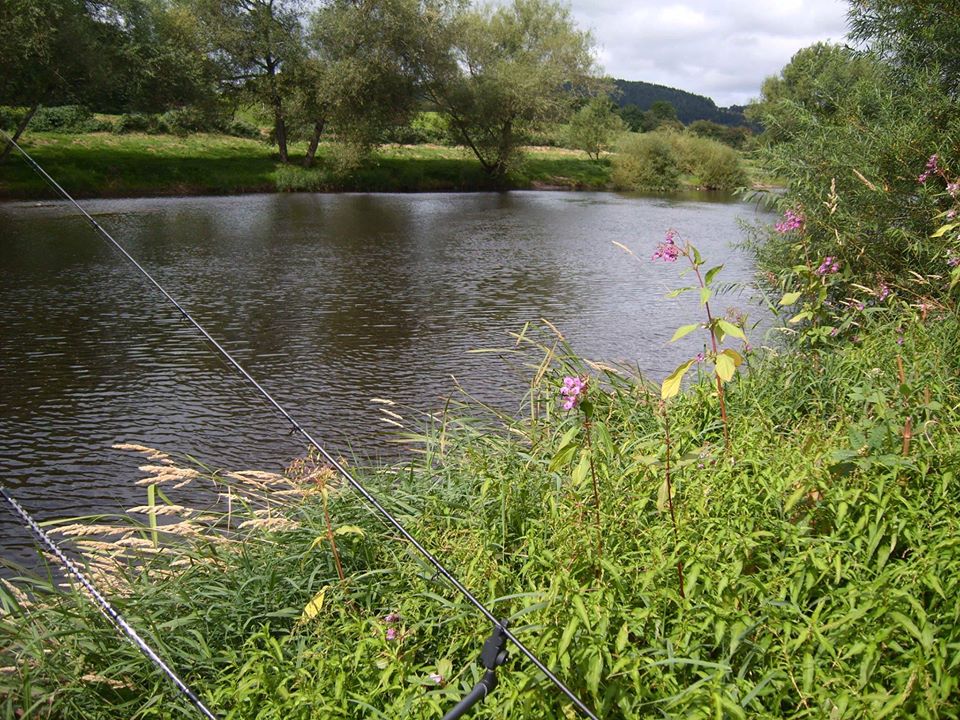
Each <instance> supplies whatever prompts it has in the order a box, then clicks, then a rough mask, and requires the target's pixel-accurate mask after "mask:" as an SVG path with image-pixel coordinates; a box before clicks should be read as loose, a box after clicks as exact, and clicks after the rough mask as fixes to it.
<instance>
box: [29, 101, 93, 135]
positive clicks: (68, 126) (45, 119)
mask: <svg viewBox="0 0 960 720" xmlns="http://www.w3.org/2000/svg"><path fill="white" fill-rule="evenodd" d="M106 125H109V123H106ZM104 127H105V124H104V123H103V122H101V121H99V120H97V119H96V118H94V117H93V113H92V112H90V110H88V109H87V108H85V107H83V106H82V105H60V106H57V107H42V108H40V109H39V110H37V113H36V115H34V116H33V119H32V120H30V129H31V130H36V131H39V132H70V133H85V132H97V131H100V130H103V129H104Z"/></svg>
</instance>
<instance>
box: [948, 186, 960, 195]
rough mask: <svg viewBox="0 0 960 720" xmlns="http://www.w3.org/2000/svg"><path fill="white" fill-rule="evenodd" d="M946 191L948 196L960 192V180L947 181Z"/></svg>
mask: <svg viewBox="0 0 960 720" xmlns="http://www.w3.org/2000/svg"><path fill="white" fill-rule="evenodd" d="M947 192H948V193H950V197H956V196H957V195H958V194H960V182H952V183H947Z"/></svg>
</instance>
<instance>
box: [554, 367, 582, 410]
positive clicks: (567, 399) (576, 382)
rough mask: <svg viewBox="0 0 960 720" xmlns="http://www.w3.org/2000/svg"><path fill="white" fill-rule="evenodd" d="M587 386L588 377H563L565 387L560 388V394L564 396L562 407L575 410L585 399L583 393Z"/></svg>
mask: <svg viewBox="0 0 960 720" xmlns="http://www.w3.org/2000/svg"><path fill="white" fill-rule="evenodd" d="M586 387H587V378H579V377H572V376H570V375H567V376H566V377H565V378H564V379H563V387H561V388H560V395H561V396H562V398H563V400H562V401H561V403H560V407H562V408H563V409H564V410H573V409H574V408H575V407H576V406H577V405H578V404H579V402H580V401H581V400H582V399H583V393H584V391H585V390H586Z"/></svg>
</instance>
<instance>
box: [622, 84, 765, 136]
mask: <svg viewBox="0 0 960 720" xmlns="http://www.w3.org/2000/svg"><path fill="white" fill-rule="evenodd" d="M614 84H615V85H616V89H617V92H616V93H614V95H613V99H614V101H615V102H616V103H617V104H618V105H619V106H620V107H627V106H628V105H636V106H637V107H638V108H640V110H644V111H646V110H649V109H650V107H651V106H652V105H653V104H654V103H655V102H658V101H660V102H669V103H670V104H671V105H673V107H674V108H675V109H676V111H677V119H678V120H679V121H680V122H682V123H683V124H684V125H689V124H690V123H692V122H694V121H696V120H710V121H711V122H715V123H719V124H720V125H727V126H730V127H736V126H739V125H748V126H749V125H750V124H751V123H750V122H749V121H748V120H747V119H746V118H745V117H744V115H743V108H742V107H739V106H736V105H735V106H733V107H729V108H720V107H717V104H716V103H715V102H714V101H713V100H711V99H710V98H708V97H704V96H703V95H694V94H693V93H690V92H686V91H685V90H678V89H676V88H672V87H667V86H666V85H654V84H653V83H648V82H643V81H642V80H614Z"/></svg>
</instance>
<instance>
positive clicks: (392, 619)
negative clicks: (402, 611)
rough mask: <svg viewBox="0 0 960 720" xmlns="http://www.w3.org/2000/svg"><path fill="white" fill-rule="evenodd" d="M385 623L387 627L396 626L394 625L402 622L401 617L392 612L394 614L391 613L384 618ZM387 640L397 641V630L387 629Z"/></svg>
mask: <svg viewBox="0 0 960 720" xmlns="http://www.w3.org/2000/svg"><path fill="white" fill-rule="evenodd" d="M383 621H384V622H385V623H386V624H387V625H394V624H396V623H398V622H400V615H399V614H397V613H394V612H392V613H390V614H389V615H385V616H384V618H383ZM386 638H387V640H396V639H397V629H396V628H395V627H388V628H387V634H386Z"/></svg>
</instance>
